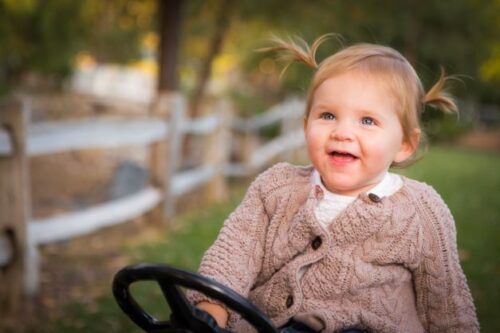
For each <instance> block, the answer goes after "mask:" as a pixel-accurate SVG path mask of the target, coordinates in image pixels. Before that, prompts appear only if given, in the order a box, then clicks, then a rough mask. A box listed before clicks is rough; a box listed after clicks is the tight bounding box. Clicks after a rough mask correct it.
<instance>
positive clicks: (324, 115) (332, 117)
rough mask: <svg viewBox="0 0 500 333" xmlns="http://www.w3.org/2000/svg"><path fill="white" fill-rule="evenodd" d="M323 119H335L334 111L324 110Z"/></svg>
mask: <svg viewBox="0 0 500 333" xmlns="http://www.w3.org/2000/svg"><path fill="white" fill-rule="evenodd" d="M321 119H324V120H333V119H335V116H334V115H333V114H332V113H330V112H323V113H322V114H321Z"/></svg>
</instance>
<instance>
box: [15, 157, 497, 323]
mask: <svg viewBox="0 0 500 333" xmlns="http://www.w3.org/2000/svg"><path fill="white" fill-rule="evenodd" d="M499 171H500V155H499V154H487V153H479V152H474V151H466V150H459V149H451V148H433V149H431V150H430V151H429V153H428V154H427V156H426V157H425V158H424V159H423V160H422V161H421V162H419V163H417V164H416V165H415V166H413V167H411V168H408V169H405V170H397V172H400V173H402V174H405V175H408V176H410V177H412V178H415V179H418V180H422V181H425V182H427V183H428V184H431V185H432V186H434V187H435V188H436V190H437V191H438V192H439V193H440V194H441V195H442V197H443V198H444V200H445V201H446V202H447V203H448V205H449V207H450V209H451V211H452V213H453V215H454V217H455V219H456V223H457V230H458V243H459V248H460V251H461V253H462V256H463V258H464V259H463V262H462V266H463V268H464V270H465V272H466V275H467V277H468V281H469V286H470V288H471V290H472V293H473V296H474V299H475V304H476V307H477V311H478V315H479V319H480V322H481V325H482V332H484V333H488V332H491V333H494V332H499V331H500V319H499V318H500V317H499V316H497V313H496V311H498V308H499V305H500V304H499V299H500V295H499V281H500V265H499V260H498V258H497V256H498V255H500V252H499V245H498V244H499V241H500V234H499V231H500V228H499V223H500V200H499V199H500V193H499V191H500V172H499ZM243 193H244V188H238V189H237V190H236V191H233V192H232V196H231V197H232V198H231V200H230V201H228V202H226V203H223V204H218V205H213V206H211V207H208V208H207V209H203V210H200V211H198V212H192V213H189V214H184V215H182V216H179V217H178V218H177V219H176V220H175V221H174V225H175V226H176V227H175V228H173V230H170V231H167V232H165V236H164V238H163V239H162V240H161V241H158V242H150V243H147V244H136V245H124V249H123V251H124V252H125V253H128V254H129V255H130V258H131V260H130V262H160V263H169V264H172V265H176V266H179V267H183V268H186V269H189V270H195V269H196V267H197V266H198V264H199V260H200V258H201V255H202V253H203V252H204V251H205V249H206V248H207V247H208V246H209V245H210V244H211V243H212V242H213V240H214V238H215V237H216V235H217V233H218V230H219V228H220V226H221V224H222V222H223V220H224V219H225V218H226V216H227V215H228V214H229V213H230V212H231V211H232V210H233V209H234V207H235V206H236V205H237V203H238V202H239V201H240V200H241V197H242V195H243ZM133 293H134V295H136V297H137V298H138V300H139V302H140V303H143V304H145V307H146V309H147V310H148V311H150V312H151V313H153V314H154V315H156V316H158V317H161V318H166V313H167V310H166V306H165V303H164V301H163V299H162V297H161V295H160V291H159V288H157V287H156V285H152V284H143V285H140V286H137V287H134V288H133ZM28 332H40V333H49V332H50V333H59V332H61V333H62V332H72V333H79V332H82V333H83V332H93V333H101V332H102V333H104V332H106V333H109V332H120V333H129V332H130V333H132V332H140V330H139V329H138V328H136V327H134V326H133V325H132V324H131V323H130V321H129V320H128V318H126V317H125V315H123V314H122V313H121V312H120V310H119V309H118V307H117V306H116V305H115V303H114V301H113V299H112V297H111V295H108V296H106V297H102V298H100V299H97V300H96V301H95V302H93V303H92V304H84V303H78V302H72V303H70V304H68V305H67V306H66V307H65V309H64V316H62V317H59V319H57V320H47V321H44V322H43V323H40V324H38V325H37V327H36V328H33V329H31V330H26V331H24V333H28ZM16 333H17V332H16Z"/></svg>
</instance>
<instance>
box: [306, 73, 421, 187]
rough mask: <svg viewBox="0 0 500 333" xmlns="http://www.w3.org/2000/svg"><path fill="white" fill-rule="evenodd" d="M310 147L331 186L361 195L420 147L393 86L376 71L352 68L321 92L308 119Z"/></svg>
mask: <svg viewBox="0 0 500 333" xmlns="http://www.w3.org/2000/svg"><path fill="white" fill-rule="evenodd" d="M304 130H305V137H306V142H307V150H308V153H309V157H310V159H311V162H312V164H313V165H314V167H315V168H316V170H318V172H319V173H320V175H321V179H322V181H323V184H324V185H325V187H326V188H327V189H328V190H329V191H331V192H334V193H337V194H342V195H348V196H357V195H358V194H360V193H363V192H366V191H368V190H369V189H370V188H372V187H374V186H375V185H377V184H378V183H379V182H380V181H381V180H382V178H383V176H384V174H385V172H386V171H387V170H388V169H389V167H390V165H391V164H392V162H401V161H404V160H405V159H406V158H408V157H409V156H410V155H411V154H412V153H413V151H414V149H413V148H412V145H410V144H408V143H405V142H403V130H402V127H401V123H400V120H399V117H398V115H397V114H396V104H395V101H394V99H393V98H392V95H391V94H390V92H389V89H388V88H387V87H386V86H385V85H384V84H383V83H382V82H381V79H380V78H378V79H377V77H376V76H375V75H369V74H366V73H363V72H361V71H349V72H346V73H343V74H340V75H338V76H334V77H332V78H330V79H327V80H326V81H325V82H323V83H322V84H321V85H320V86H319V87H318V88H317V90H316V91H315V93H314V95H313V101H312V105H311V110H310V113H309V115H308V117H307V119H306V120H305V123H304Z"/></svg>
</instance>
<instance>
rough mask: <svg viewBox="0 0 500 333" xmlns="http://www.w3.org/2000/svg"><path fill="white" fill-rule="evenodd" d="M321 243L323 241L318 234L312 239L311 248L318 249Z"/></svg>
mask: <svg viewBox="0 0 500 333" xmlns="http://www.w3.org/2000/svg"><path fill="white" fill-rule="evenodd" d="M321 243H323V241H322V240H321V237H319V236H318V237H316V238H314V240H313V241H312V243H311V246H312V248H313V250H317V249H319V247H320V246H321Z"/></svg>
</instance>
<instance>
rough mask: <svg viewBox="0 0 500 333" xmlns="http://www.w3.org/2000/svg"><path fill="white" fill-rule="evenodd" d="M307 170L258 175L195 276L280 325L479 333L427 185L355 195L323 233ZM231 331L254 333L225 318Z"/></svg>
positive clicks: (438, 205) (441, 210)
mask: <svg viewBox="0 0 500 333" xmlns="http://www.w3.org/2000/svg"><path fill="white" fill-rule="evenodd" d="M311 172H312V168H311V167H296V166H292V165H290V164H286V163H280V164H277V165H275V166H274V167H272V168H270V169H269V170H267V171H266V172H264V173H262V174H261V175H260V176H259V177H258V178H257V179H256V180H255V181H254V182H253V183H252V185H251V186H250V188H249V190H248V192H247V194H246V196H245V198H244V200H243V201H242V203H241V204H240V205H239V207H238V208H237V209H236V210H235V211H234V212H233V213H232V214H231V215H230V216H229V218H228V219H227V220H226V222H225V223H224V226H223V228H222V230H221V232H220V234H219V236H218V238H217V240H216V241H215V243H214V244H213V245H212V246H211V247H210V249H209V250H208V251H207V252H206V253H205V255H204V257H203V260H202V263H201V266H200V270H199V271H200V273H201V274H203V275H206V276H209V277H212V278H214V279H215V280H217V281H219V282H221V283H223V284H225V285H227V286H230V287H231V288H233V289H234V290H235V291H237V292H239V293H240V294H242V295H243V296H245V297H248V298H249V299H250V301H252V302H253V303H254V304H255V305H257V306H258V307H259V308H260V309H261V310H262V311H264V313H266V314H267V315H268V316H269V317H270V318H271V320H272V321H273V322H274V323H275V324H276V326H281V325H283V324H285V323H286V322H287V321H288V320H289V319H290V318H292V317H293V318H295V319H296V320H298V321H302V322H304V323H306V324H308V325H309V326H310V327H312V328H314V329H316V330H318V331H319V330H321V332H334V331H336V330H339V329H342V328H348V327H357V328H368V329H369V330H371V331H372V332H405V333H417V332H460V333H464V332H479V324H478V321H477V318H476V314H475V309H474V304H473V301H472V297H471V294H470V292H469V288H468V286H467V282H466V279H465V276H464V273H463V272H462V269H461V267H460V263H459V260H458V255H457V245H456V232H455V225H454V221H453V217H452V216H451V214H450V211H449V209H448V207H447V206H446V204H445V203H444V202H443V200H442V199H441V197H440V196H439V195H438V194H437V193H436V192H435V191H434V189H433V188H432V187H430V186H428V185H426V184H424V183H420V182H417V181H414V180H411V179H408V178H405V177H403V183H404V184H403V187H402V188H401V189H400V190H399V191H398V192H396V193H395V194H393V195H391V196H389V197H385V198H378V197H376V196H374V195H366V194H362V195H360V196H359V197H358V198H357V199H356V200H355V201H354V202H353V203H352V204H350V205H349V206H348V207H347V208H346V209H345V210H344V211H343V212H341V213H340V215H339V216H337V218H335V220H334V221H333V222H332V223H331V225H330V226H329V227H328V229H325V228H324V227H322V226H321V225H320V224H319V222H317V221H316V219H315V217H314V207H315V205H316V204H317V202H318V198H317V197H318V195H319V194H318V193H317V191H315V190H314V188H313V187H312V186H311V182H310V177H311ZM303 267H305V268H306V271H305V273H304V275H303V276H302V278H301V279H299V274H298V272H299V270H301V268H303ZM188 298H189V299H190V300H191V301H192V302H193V303H197V302H199V301H201V300H205V299H206V298H205V297H204V296H203V295H200V294H198V293H194V292H190V293H188ZM229 327H230V328H231V329H232V330H234V331H235V332H247V331H253V329H251V328H249V325H247V324H246V322H244V321H243V320H241V319H240V317H239V316H238V315H236V314H234V313H231V312H230V319H229Z"/></svg>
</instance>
